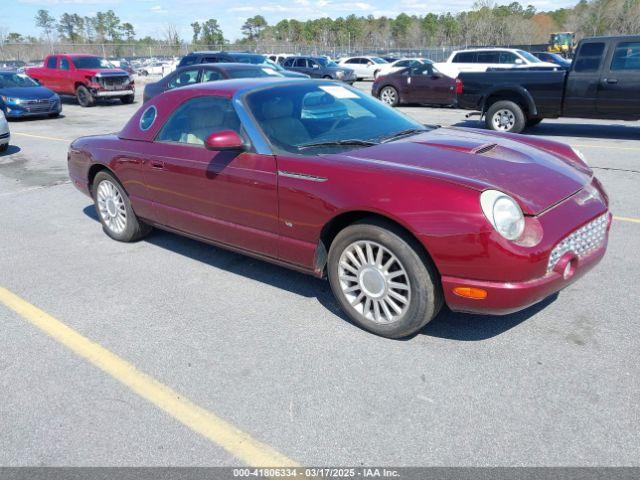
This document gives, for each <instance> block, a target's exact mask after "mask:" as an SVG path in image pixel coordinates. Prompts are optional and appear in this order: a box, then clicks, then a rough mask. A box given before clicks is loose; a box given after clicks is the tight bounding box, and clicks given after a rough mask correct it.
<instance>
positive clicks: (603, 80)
mask: <svg viewBox="0 0 640 480" xmlns="http://www.w3.org/2000/svg"><path fill="white" fill-rule="evenodd" d="M602 83H608V84H615V83H618V79H617V78H603V79H602Z"/></svg>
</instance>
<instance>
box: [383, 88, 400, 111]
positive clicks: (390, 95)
mask: <svg viewBox="0 0 640 480" xmlns="http://www.w3.org/2000/svg"><path fill="white" fill-rule="evenodd" d="M380 100H381V101H382V103H385V104H387V105H389V106H390V107H397V106H398V104H399V103H400V96H399V95H398V91H397V90H396V89H395V88H394V87H392V86H390V85H387V86H386V87H382V90H380Z"/></svg>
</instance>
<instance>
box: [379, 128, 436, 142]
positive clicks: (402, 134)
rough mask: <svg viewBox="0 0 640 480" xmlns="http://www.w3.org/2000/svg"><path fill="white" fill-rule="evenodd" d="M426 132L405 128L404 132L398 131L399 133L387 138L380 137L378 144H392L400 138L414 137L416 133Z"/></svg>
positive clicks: (422, 129) (419, 129)
mask: <svg viewBox="0 0 640 480" xmlns="http://www.w3.org/2000/svg"><path fill="white" fill-rule="evenodd" d="M426 131H427V130H426V129H424V128H407V129H406V130H400V131H399V132H396V133H394V134H393V135H389V136H387V137H382V140H380V143H387V142H393V141H394V140H397V139H398V138H400V137H407V136H409V135H416V134H418V133H424V132H426Z"/></svg>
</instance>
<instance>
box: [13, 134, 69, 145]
mask: <svg viewBox="0 0 640 480" xmlns="http://www.w3.org/2000/svg"><path fill="white" fill-rule="evenodd" d="M11 135H20V136H22V137H31V138H39V139H40V140H53V141H54V142H65V143H71V140H66V139H64V138H56V137H45V136H44V135H33V134H31V133H21V132H11Z"/></svg>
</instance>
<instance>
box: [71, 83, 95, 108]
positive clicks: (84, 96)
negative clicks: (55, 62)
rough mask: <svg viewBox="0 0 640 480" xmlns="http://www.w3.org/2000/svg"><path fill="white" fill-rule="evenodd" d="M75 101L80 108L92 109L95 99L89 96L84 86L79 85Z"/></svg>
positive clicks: (89, 93)
mask: <svg viewBox="0 0 640 480" xmlns="http://www.w3.org/2000/svg"><path fill="white" fill-rule="evenodd" d="M76 99H77V100H78V103H79V104H80V106H81V107H85V108H86V107H93V106H94V105H95V103H96V100H95V98H93V95H91V92H90V91H89V89H88V88H87V87H85V86H84V85H80V86H79V87H78V88H77V89H76Z"/></svg>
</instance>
